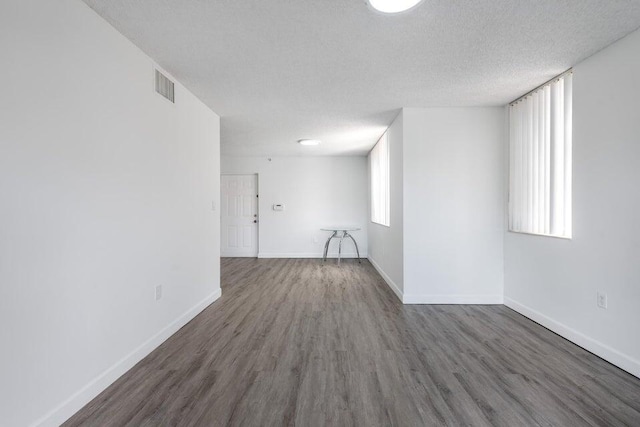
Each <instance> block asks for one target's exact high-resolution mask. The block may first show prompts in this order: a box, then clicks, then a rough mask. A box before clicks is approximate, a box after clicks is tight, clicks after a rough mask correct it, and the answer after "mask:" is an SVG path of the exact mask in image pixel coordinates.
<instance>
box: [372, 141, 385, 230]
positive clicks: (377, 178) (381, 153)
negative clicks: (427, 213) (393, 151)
mask: <svg viewBox="0 0 640 427" xmlns="http://www.w3.org/2000/svg"><path fill="white" fill-rule="evenodd" d="M369 162H370V165H371V221H372V222H375V223H378V224H382V225H386V226H387V227H389V225H390V222H389V138H388V136H387V133H386V132H385V133H384V135H382V137H381V138H380V140H379V141H378V143H377V144H376V145H375V147H373V150H371V153H370V154H369Z"/></svg>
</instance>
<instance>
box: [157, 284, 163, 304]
mask: <svg viewBox="0 0 640 427" xmlns="http://www.w3.org/2000/svg"><path fill="white" fill-rule="evenodd" d="M160 298H162V285H158V286H156V301H158V300H159V299H160Z"/></svg>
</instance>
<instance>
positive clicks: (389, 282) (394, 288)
mask: <svg viewBox="0 0 640 427" xmlns="http://www.w3.org/2000/svg"><path fill="white" fill-rule="evenodd" d="M369 262H370V263H371V265H373V268H375V269H376V271H377V272H378V273H379V274H380V276H382V278H383V279H384V281H385V282H387V285H388V286H389V287H390V288H391V290H392V291H393V293H394V294H396V296H397V297H398V298H399V299H400V302H403V296H402V291H401V290H400V288H399V287H398V285H396V284H395V282H394V281H393V280H391V277H389V275H388V274H387V273H385V271H384V270H383V269H382V267H380V265H379V264H378V263H377V262H376V261H375V260H374V259H373V258H371V257H369Z"/></svg>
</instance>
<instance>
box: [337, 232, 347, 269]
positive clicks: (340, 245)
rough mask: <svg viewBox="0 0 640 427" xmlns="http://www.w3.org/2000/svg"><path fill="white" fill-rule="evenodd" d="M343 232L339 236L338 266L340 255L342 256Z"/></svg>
mask: <svg viewBox="0 0 640 427" xmlns="http://www.w3.org/2000/svg"><path fill="white" fill-rule="evenodd" d="M344 233H345V232H344V231H343V232H342V236H340V243H338V264H340V255H341V254H342V240H343V239H344Z"/></svg>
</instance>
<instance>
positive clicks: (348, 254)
mask: <svg viewBox="0 0 640 427" xmlns="http://www.w3.org/2000/svg"><path fill="white" fill-rule="evenodd" d="M357 257H358V255H357V254H356V253H355V252H353V253H351V252H346V253H343V254H342V255H341V258H345V259H346V258H357ZM258 258H322V252H320V253H316V252H287V253H282V252H260V253H259V254H258ZM327 258H331V259H334V258H338V254H332V253H330V254H328V255H327ZM360 258H361V259H366V258H367V254H360Z"/></svg>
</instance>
